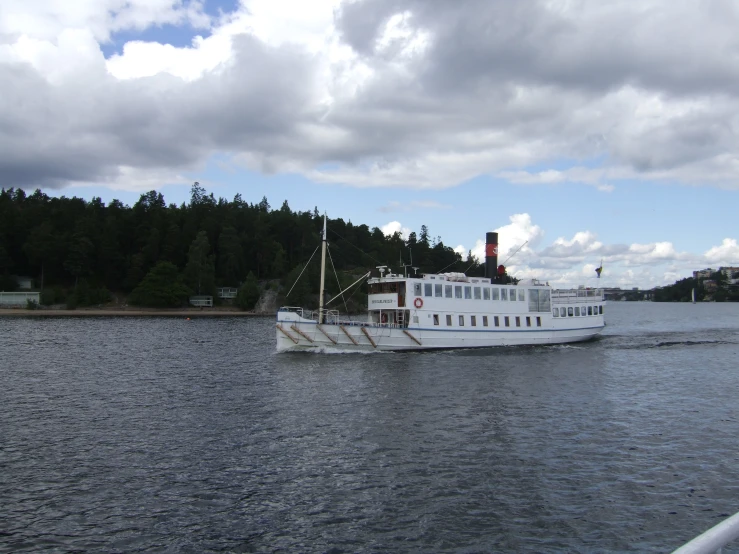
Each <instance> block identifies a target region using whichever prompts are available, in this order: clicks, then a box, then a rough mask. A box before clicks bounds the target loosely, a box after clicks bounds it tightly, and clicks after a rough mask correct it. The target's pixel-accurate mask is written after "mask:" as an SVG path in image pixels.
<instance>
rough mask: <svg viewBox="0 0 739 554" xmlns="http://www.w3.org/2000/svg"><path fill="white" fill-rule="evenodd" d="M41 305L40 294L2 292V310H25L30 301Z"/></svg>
mask: <svg viewBox="0 0 739 554" xmlns="http://www.w3.org/2000/svg"><path fill="white" fill-rule="evenodd" d="M29 300H30V301H31V302H35V303H36V304H39V303H40V302H41V293H40V292H0V308H17V307H21V308H25V307H26V306H27V305H28V301H29Z"/></svg>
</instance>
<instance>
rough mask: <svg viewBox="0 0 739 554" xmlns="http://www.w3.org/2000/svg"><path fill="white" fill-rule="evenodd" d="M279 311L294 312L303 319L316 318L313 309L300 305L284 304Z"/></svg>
mask: <svg viewBox="0 0 739 554" xmlns="http://www.w3.org/2000/svg"><path fill="white" fill-rule="evenodd" d="M277 311H278V312H292V313H295V314H297V315H299V316H300V317H302V318H303V319H314V317H313V311H312V310H305V309H303V308H300V307H298V306H282V307H281V308H280V309H279V310H277Z"/></svg>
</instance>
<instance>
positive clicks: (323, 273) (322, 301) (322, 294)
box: [318, 212, 326, 324]
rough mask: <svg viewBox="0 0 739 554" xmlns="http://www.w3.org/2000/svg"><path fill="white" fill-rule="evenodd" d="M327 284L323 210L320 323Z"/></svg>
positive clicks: (322, 317) (319, 301) (319, 299)
mask: <svg viewBox="0 0 739 554" xmlns="http://www.w3.org/2000/svg"><path fill="white" fill-rule="evenodd" d="M325 285H326V212H323V241H322V242H321V288H320V292H319V298H318V323H319V324H321V323H323V321H324V317H325V316H324V309H325V306H324V292H325V291H324V290H323V289H324V287H325Z"/></svg>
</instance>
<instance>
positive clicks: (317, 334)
mask: <svg viewBox="0 0 739 554" xmlns="http://www.w3.org/2000/svg"><path fill="white" fill-rule="evenodd" d="M368 285H369V295H368V299H367V304H368V314H367V319H366V321H363V322H360V321H350V320H341V319H340V318H339V315H338V312H334V311H324V312H323V315H324V318H323V321H324V323H322V324H319V323H318V321H319V319H318V317H315V316H314V314H313V313H307V312H306V311H304V310H302V309H300V308H281V309H280V311H279V312H278V313H277V350H278V351H283V350H305V349H314V348H340V349H346V350H423V349H436V348H481V347H490V346H509V345H533V344H558V343H567V342H577V341H583V340H588V339H590V338H592V337H594V336H595V335H597V334H598V333H599V332H600V331H601V330H602V329H603V327H604V325H605V322H604V316H603V307H604V304H605V302H604V299H603V291H602V290H601V289H575V290H553V289H552V288H551V287H549V286H548V285H546V284H542V283H539V282H537V281H528V282H526V283H523V282H522V283H519V284H497V283H494V282H493V280H492V279H490V278H484V277H467V276H465V275H464V274H460V273H446V274H435V275H423V276H422V277H418V278H413V277H404V276H401V275H394V274H389V275H385V276H381V277H374V278H371V279H369V281H368ZM315 315H317V314H315Z"/></svg>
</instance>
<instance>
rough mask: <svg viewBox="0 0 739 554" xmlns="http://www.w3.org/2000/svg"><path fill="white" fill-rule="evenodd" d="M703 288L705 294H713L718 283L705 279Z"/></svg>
mask: <svg viewBox="0 0 739 554" xmlns="http://www.w3.org/2000/svg"><path fill="white" fill-rule="evenodd" d="M703 288H704V289H706V292H715V291H717V290H718V283H717V282H716V281H714V280H713V279H706V280H704V281H703Z"/></svg>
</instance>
